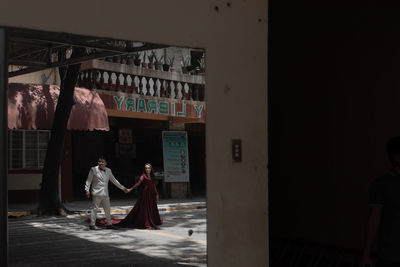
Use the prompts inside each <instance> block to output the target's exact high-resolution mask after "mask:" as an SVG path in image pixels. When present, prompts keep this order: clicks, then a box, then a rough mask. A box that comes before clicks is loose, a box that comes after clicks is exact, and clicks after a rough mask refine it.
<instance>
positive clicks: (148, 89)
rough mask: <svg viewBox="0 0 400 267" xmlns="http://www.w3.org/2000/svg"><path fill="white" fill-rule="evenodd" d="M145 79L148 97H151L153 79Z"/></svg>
mask: <svg viewBox="0 0 400 267" xmlns="http://www.w3.org/2000/svg"><path fill="white" fill-rule="evenodd" d="M145 79H146V90H147V91H146V95H151V94H150V80H151V78H147V77H145Z"/></svg>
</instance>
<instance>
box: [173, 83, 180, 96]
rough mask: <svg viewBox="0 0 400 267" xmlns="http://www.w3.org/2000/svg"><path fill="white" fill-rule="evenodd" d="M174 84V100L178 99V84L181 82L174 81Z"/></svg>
mask: <svg viewBox="0 0 400 267" xmlns="http://www.w3.org/2000/svg"><path fill="white" fill-rule="evenodd" d="M172 83H173V84H174V98H175V99H178V83H179V82H175V81H172Z"/></svg>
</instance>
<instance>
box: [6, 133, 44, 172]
mask: <svg viewBox="0 0 400 267" xmlns="http://www.w3.org/2000/svg"><path fill="white" fill-rule="evenodd" d="M49 138H50V131H31V130H10V131H8V168H9V169H42V168H43V164H44V159H45V156H46V150H47V144H48V142H49Z"/></svg>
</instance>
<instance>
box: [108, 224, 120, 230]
mask: <svg viewBox="0 0 400 267" xmlns="http://www.w3.org/2000/svg"><path fill="white" fill-rule="evenodd" d="M106 228H107V229H112V230H118V227H116V226H115V225H113V224H109V225H107V227H106Z"/></svg>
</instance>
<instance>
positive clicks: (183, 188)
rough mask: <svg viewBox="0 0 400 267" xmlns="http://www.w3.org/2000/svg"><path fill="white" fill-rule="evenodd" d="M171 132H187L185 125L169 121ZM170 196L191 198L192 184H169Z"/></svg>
mask: <svg viewBox="0 0 400 267" xmlns="http://www.w3.org/2000/svg"><path fill="white" fill-rule="evenodd" d="M169 130H170V131H185V123H183V122H173V121H171V120H170V121H169ZM189 153H190V151H189ZM168 184H169V185H168V187H169V190H168V191H169V196H170V197H171V198H185V197H188V196H190V182H173V183H168Z"/></svg>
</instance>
